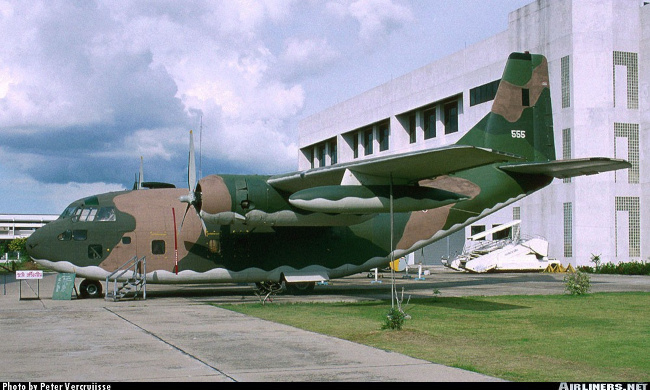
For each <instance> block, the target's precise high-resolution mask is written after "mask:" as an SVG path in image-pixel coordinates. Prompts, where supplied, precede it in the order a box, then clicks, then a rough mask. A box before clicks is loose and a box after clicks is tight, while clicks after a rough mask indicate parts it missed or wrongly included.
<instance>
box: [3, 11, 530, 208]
mask: <svg viewBox="0 0 650 390" xmlns="http://www.w3.org/2000/svg"><path fill="white" fill-rule="evenodd" d="M528 3H530V0H488V1H480V0H471V1H470V0H456V1H448V0H445V1H439V0H414V1H407V0H320V1H319V0H242V1H235V0H228V1H225V0H224V1H208V0H205V1H199V0H196V1H192V0H189V1H172V0H160V1H143V0H132V1H131V0H118V1H111V0H106V1H101V0H98V1H93V0H88V1H57V0H46V1H39V0H34V1H30V2H24V1H19V0H0V36H2V37H3V40H2V41H3V43H2V45H0V177H2V181H1V182H0V213H12V214H13V213H15V214H19V213H38V214H41V213H43V214H58V213H59V212H61V211H62V210H63V208H65V206H66V205H67V204H69V203H70V202H72V201H74V200H76V199H78V198H81V197H85V196H88V195H91V194H94V193H101V192H108V191H115V190H120V189H127V188H131V186H132V185H133V181H134V178H135V174H136V173H137V172H138V170H139V165H140V157H141V156H142V158H143V160H144V178H145V180H148V181H164V182H170V183H173V184H175V185H177V186H179V187H183V186H184V187H186V186H187V151H188V144H189V130H191V129H193V130H194V132H195V144H196V146H197V149H198V147H199V145H200V151H201V172H202V173H203V174H204V175H207V174H211V173H246V174H252V173H259V174H278V173H284V172H289V171H294V170H296V169H297V165H298V164H297V161H298V123H299V121H300V120H302V119H304V118H305V117H308V116H309V115H312V114H314V113H317V112H319V111H322V110H324V109H326V108H328V107H330V106H332V105H334V104H336V103H338V102H341V101H344V100H346V99H349V98H351V97H353V96H355V95H358V94H360V93H362V92H364V91H367V90H369V89H371V88H374V87H376V86H378V85H380V84H383V83H385V82H387V81H390V80H391V78H394V77H398V76H401V75H403V74H405V73H408V72H410V71H412V70H414V69H417V68H419V67H421V66H424V65H426V64H427V63H430V62H432V61H435V60H436V59H439V58H442V57H444V56H446V55H449V54H451V53H454V52H457V51H459V50H462V49H463V48H464V47H465V46H468V45H471V44H474V43H477V42H480V41H481V40H483V39H486V38H488V37H490V36H492V35H494V34H496V33H499V32H501V31H504V30H506V28H507V23H508V13H509V12H511V11H514V10H516V9H517V8H519V7H522V6H524V5H526V4H528ZM201 121H202V124H203V125H202V131H201V133H200V135H201V137H200V140H199V131H198V130H199V128H200V124H201ZM197 153H198V150H197Z"/></svg>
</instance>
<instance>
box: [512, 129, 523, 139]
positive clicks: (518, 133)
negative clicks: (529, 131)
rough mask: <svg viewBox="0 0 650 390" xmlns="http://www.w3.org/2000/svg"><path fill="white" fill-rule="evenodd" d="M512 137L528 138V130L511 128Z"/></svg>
mask: <svg viewBox="0 0 650 390" xmlns="http://www.w3.org/2000/svg"><path fill="white" fill-rule="evenodd" d="M510 134H511V135H512V138H526V130H510Z"/></svg>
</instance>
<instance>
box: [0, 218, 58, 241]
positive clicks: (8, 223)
mask: <svg viewBox="0 0 650 390" xmlns="http://www.w3.org/2000/svg"><path fill="white" fill-rule="evenodd" d="M58 217H59V216H58V215H52V214H0V240H6V241H11V240H13V239H15V238H25V237H29V236H30V235H31V234H32V233H34V231H35V230H36V229H38V228H39V227H41V226H43V225H45V224H46V223H48V222H51V221H54V220H55V219H57V218H58Z"/></svg>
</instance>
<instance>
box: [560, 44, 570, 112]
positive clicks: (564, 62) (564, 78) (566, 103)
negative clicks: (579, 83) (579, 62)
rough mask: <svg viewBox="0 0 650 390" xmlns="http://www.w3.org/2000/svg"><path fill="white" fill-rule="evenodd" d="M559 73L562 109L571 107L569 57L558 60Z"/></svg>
mask: <svg viewBox="0 0 650 390" xmlns="http://www.w3.org/2000/svg"><path fill="white" fill-rule="evenodd" d="M560 73H561V76H560V77H561V83H562V108H568V107H570V106H571V84H570V79H569V56H564V57H562V58H561V59H560Z"/></svg>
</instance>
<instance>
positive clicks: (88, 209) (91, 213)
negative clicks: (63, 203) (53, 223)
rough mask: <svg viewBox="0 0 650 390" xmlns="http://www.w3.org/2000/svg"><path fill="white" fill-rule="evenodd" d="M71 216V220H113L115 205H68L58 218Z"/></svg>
mask: <svg viewBox="0 0 650 390" xmlns="http://www.w3.org/2000/svg"><path fill="white" fill-rule="evenodd" d="M68 217H72V221H73V222H91V221H115V207H113V206H106V207H99V208H98V207H96V206H85V207H79V206H68V208H66V209H65V210H64V211H63V213H61V215H60V216H59V219H64V218H68Z"/></svg>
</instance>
